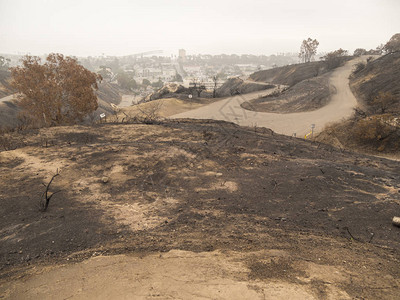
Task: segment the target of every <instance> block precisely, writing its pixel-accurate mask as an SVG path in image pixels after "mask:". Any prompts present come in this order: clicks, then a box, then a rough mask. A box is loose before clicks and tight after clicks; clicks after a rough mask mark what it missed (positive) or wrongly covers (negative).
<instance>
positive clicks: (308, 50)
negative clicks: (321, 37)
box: [299, 38, 319, 63]
mask: <svg viewBox="0 0 400 300" xmlns="http://www.w3.org/2000/svg"><path fill="white" fill-rule="evenodd" d="M318 45H319V42H318V41H317V40H316V39H314V40H313V39H311V38H308V39H307V40H303V42H302V44H301V47H300V53H299V57H300V59H301V60H302V61H303V62H305V63H306V62H310V61H311V59H312V57H313V56H314V55H315V54H317V48H318Z"/></svg>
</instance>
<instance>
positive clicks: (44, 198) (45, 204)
mask: <svg viewBox="0 0 400 300" xmlns="http://www.w3.org/2000/svg"><path fill="white" fill-rule="evenodd" d="M58 175H60V173H58V169H57V173H56V174H55V175H53V177H51V179H50V181H49V183H48V184H47V185H45V184H43V185H45V186H46V190H45V191H44V192H43V196H42V199H41V202H40V211H43V212H45V211H46V210H47V208H48V207H49V203H50V199H51V198H52V197H53V196H54V195H55V194H57V193H59V192H61V190H59V191H56V192H54V193H51V194H50V195H49V189H50V185H51V183H52V182H53V180H54V178H56V177H57V176H58Z"/></svg>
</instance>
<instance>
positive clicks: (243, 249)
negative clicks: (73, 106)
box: [0, 120, 400, 299]
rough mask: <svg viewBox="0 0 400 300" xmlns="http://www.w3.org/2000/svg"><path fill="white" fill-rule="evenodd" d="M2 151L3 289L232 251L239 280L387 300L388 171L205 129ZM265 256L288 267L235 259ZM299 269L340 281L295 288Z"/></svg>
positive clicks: (176, 128)
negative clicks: (65, 274) (129, 257)
mask: <svg viewBox="0 0 400 300" xmlns="http://www.w3.org/2000/svg"><path fill="white" fill-rule="evenodd" d="M8 143H9V144H11V145H15V146H16V147H17V146H18V147H17V148H16V149H15V150H9V151H3V152H1V153H0V172H1V174H2V176H1V179H0V198H1V208H0V210H1V218H0V240H1V247H0V264H1V266H0V268H1V270H0V272H1V273H0V274H1V278H2V279H1V280H2V281H3V282H7V281H11V280H14V279H15V278H16V277H17V276H22V275H23V274H25V273H24V272H28V271H27V270H32V269H33V268H34V267H36V266H38V265H41V266H43V265H44V266H46V265H52V264H59V263H71V262H77V261H81V260H83V259H85V258H88V257H91V256H95V255H99V254H102V255H111V254H126V253H131V254H132V253H133V254H140V255H149V254H154V253H160V252H167V251H170V250H174V251H175V250H185V251H192V252H210V251H234V252H235V253H242V254H243V257H245V258H243V262H244V264H245V265H246V266H247V268H248V270H249V273H248V275H246V276H248V279H249V280H258V281H259V280H261V281H262V282H269V281H271V280H278V279H279V280H281V281H282V280H283V281H285V282H291V283H296V284H307V286H309V287H310V289H311V290H312V291H313V294H314V296H315V297H316V298H319V299H325V298H327V294H326V291H327V289H328V288H329V287H332V286H335V287H336V288H338V289H340V291H343V293H346V295H348V296H349V297H350V298H356V297H360V298H371V299H374V298H376V299H378V298H380V299H383V298H386V299H395V298H397V297H398V296H399V295H400V290H399V284H400V281H399V276H400V268H399V259H400V252H399V246H400V228H397V227H394V226H392V224H391V220H392V218H393V216H395V215H400V177H399V174H400V162H396V161H391V160H387V159H383V158H375V157H372V156H365V155H360V154H355V153H351V152H347V151H344V152H343V151H340V150H338V149H335V148H333V147H330V146H327V145H323V144H318V143H312V142H308V141H304V140H300V139H295V138H290V137H286V136H282V135H277V134H274V133H273V132H272V131H270V130H268V129H263V128H261V129H260V128H256V129H254V128H244V127H239V126H236V125H234V124H231V123H226V122H218V121H193V120H191V121H190V120H174V121H166V122H164V123H162V124H158V125H142V124H129V125H127V124H115V125H111V124H103V125H97V126H93V127H83V126H74V127H57V128H48V129H41V130H40V131H36V132H29V133H26V134H25V135H23V134H19V135H17V134H15V135H14V136H12V137H11V138H10V139H9V140H8ZM10 149H14V148H13V147H10ZM57 169H58V170H59V173H60V175H59V176H57V177H56V178H55V179H54V182H53V184H52V185H51V188H50V191H52V192H54V191H57V190H61V192H59V193H57V194H55V195H54V197H53V198H52V199H51V202H50V206H49V209H48V211H47V212H40V211H39V210H38V207H37V204H38V201H39V199H40V197H41V194H42V193H43V191H44V189H45V187H44V186H43V183H44V184H47V183H48V182H49V180H50V178H51V177H52V175H54V174H55V173H56V172H57ZM268 249H271V250H272V249H275V250H279V251H285V253H288V254H289V256H285V257H282V258H277V259H274V260H265V259H264V260H262V259H260V258H259V257H258V256H257V255H255V256H252V257H250V258H249V257H248V256H246V255H245V254H246V253H250V252H251V253H253V252H257V251H267V250H268ZM275 250H274V251H275ZM304 263H312V264H313V266H314V267H315V266H320V267H322V266H331V267H334V268H336V269H337V270H339V269H340V270H341V272H342V274H346V276H344V277H343V278H345V279H343V280H342V279H341V280H339V279H338V280H336V279H332V280H331V281H329V282H328V281H323V280H322V281H321V280H319V281H315V280H314V281H313V280H309V282H308V283H299V280H300V279H299V278H300V277H301V278H304V276H305V275H304V274H309V271H307V272H308V273H307V272H306V271H305V269H304ZM302 266H303V267H302ZM315 268H317V267H315ZM336 269H335V270H336ZM315 272H316V271H315ZM315 272H314V273H315ZM311 273H312V272H311ZM21 274H22V275H21ZM246 274H247V273H246ZM307 276H308V275H307ZM324 297H325V298H324Z"/></svg>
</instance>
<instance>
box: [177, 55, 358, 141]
mask: <svg viewBox="0 0 400 300" xmlns="http://www.w3.org/2000/svg"><path fill="white" fill-rule="evenodd" d="M364 59H365V58H363V57H361V58H356V59H353V60H351V61H349V62H347V63H346V64H345V65H344V66H342V67H340V68H337V69H336V70H335V71H333V72H332V75H331V76H330V78H329V84H330V85H331V86H334V87H335V89H333V90H335V91H336V92H335V93H333V94H332V95H331V100H330V101H329V103H328V104H327V105H325V106H324V107H322V108H320V109H317V110H314V111H309V112H299V113H290V114H279V113H266V112H254V111H249V110H245V109H243V108H242V107H241V106H240V104H241V103H243V102H245V101H249V100H252V99H256V98H259V97H260V96H265V95H267V94H270V93H272V92H273V91H275V89H270V90H266V91H258V92H254V93H249V94H245V95H238V96H234V97H229V98H226V99H223V100H221V101H217V102H214V103H212V104H209V105H206V106H203V107H200V108H197V109H194V110H191V111H187V112H184V113H180V114H176V115H173V116H171V117H170V118H174V119H177V118H193V119H214V120H224V121H229V122H234V123H236V124H239V125H242V126H257V127H267V128H270V129H272V130H273V131H275V132H276V133H281V134H286V135H293V134H294V133H296V135H297V136H298V137H302V136H303V137H304V135H305V134H307V133H309V132H310V131H311V124H315V129H314V132H318V131H321V130H322V129H323V128H324V127H325V126H326V125H327V124H329V123H333V122H338V121H341V120H343V119H347V118H349V117H350V116H351V115H352V113H353V108H354V107H356V106H357V100H356V98H355V97H354V95H353V93H352V92H351V90H350V87H349V76H350V74H351V72H352V69H353V66H354V65H355V64H356V63H358V62H360V61H361V60H364Z"/></svg>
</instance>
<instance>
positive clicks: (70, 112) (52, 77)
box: [11, 53, 101, 126]
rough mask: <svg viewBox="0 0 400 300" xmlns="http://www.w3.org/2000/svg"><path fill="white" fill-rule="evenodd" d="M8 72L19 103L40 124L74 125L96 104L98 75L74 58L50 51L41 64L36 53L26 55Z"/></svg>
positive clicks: (94, 107) (26, 113) (96, 105)
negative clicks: (19, 63)
mask: <svg viewBox="0 0 400 300" xmlns="http://www.w3.org/2000/svg"><path fill="white" fill-rule="evenodd" d="M11 75H12V78H13V80H12V85H13V87H14V88H15V89H16V90H17V91H18V92H19V96H18V98H19V102H18V105H19V106H20V107H21V108H22V109H23V112H24V115H25V116H28V117H29V118H30V119H31V120H32V121H33V122H35V123H38V124H39V125H45V126H54V125H60V124H74V123H76V122H79V121H82V120H83V119H84V117H85V116H86V115H88V114H89V113H91V112H93V111H95V110H96V109H97V107H98V104H97V97H96V95H95V92H94V89H97V88H98V87H97V82H98V81H100V80H101V76H100V75H98V74H95V73H92V72H90V71H89V70H87V69H85V68H84V67H83V66H81V65H79V64H78V62H77V60H76V59H75V58H72V57H68V56H67V57H64V56H63V55H62V54H55V53H52V54H50V55H48V56H47V58H46V62H45V63H42V62H41V59H40V58H39V57H37V56H25V57H24V58H23V59H22V66H18V67H14V68H11Z"/></svg>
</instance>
